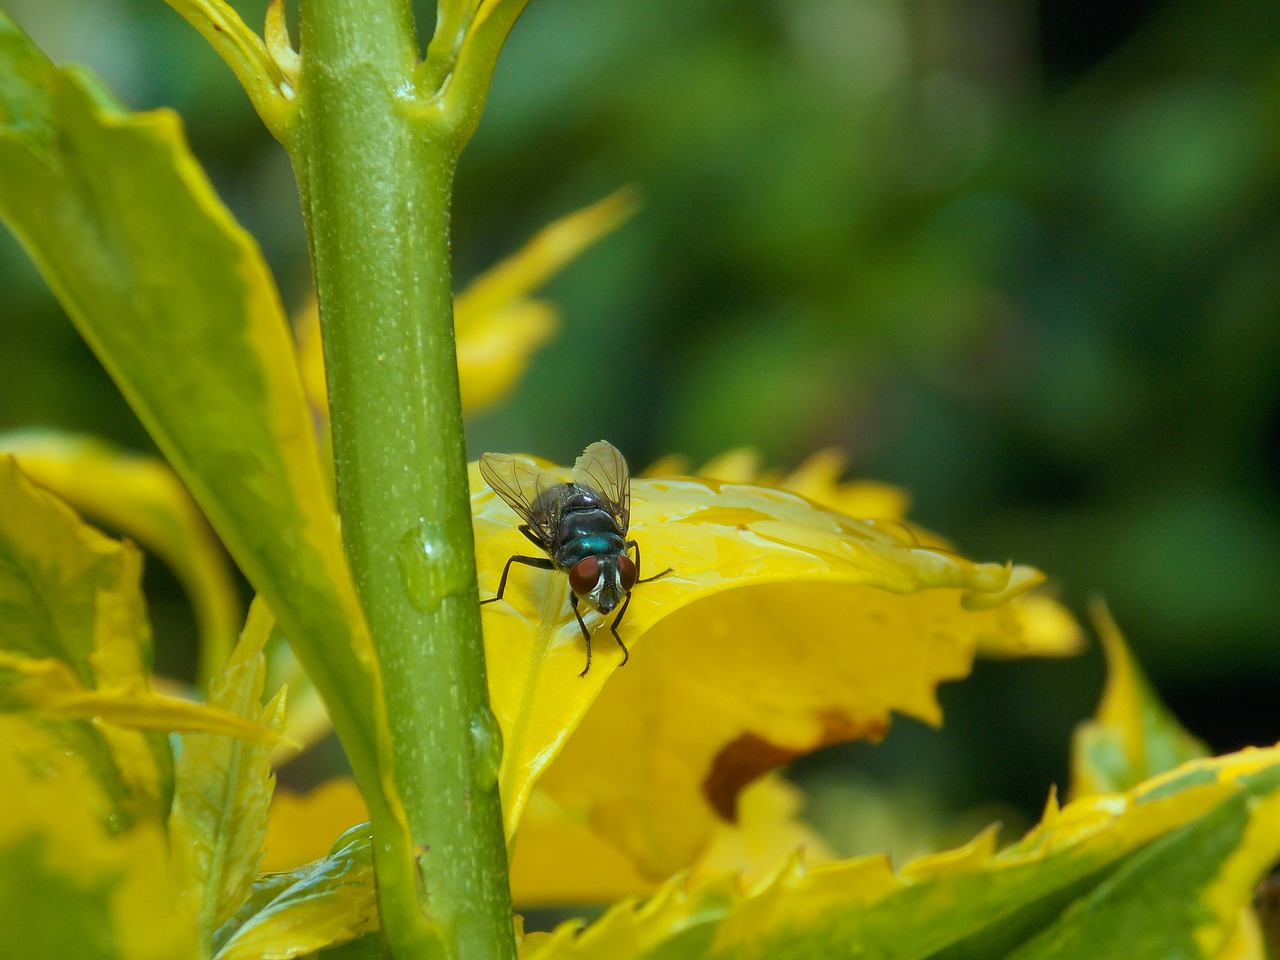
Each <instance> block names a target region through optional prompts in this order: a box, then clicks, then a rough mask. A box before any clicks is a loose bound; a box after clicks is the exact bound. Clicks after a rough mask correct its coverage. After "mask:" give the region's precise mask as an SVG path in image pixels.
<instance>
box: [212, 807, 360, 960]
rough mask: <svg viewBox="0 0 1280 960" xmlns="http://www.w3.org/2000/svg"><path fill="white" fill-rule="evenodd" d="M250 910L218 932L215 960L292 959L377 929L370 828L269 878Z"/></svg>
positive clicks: (257, 889) (263, 881)
mask: <svg viewBox="0 0 1280 960" xmlns="http://www.w3.org/2000/svg"><path fill="white" fill-rule="evenodd" d="M249 906H250V910H247V911H245V912H244V913H242V915H241V917H238V918H236V921H237V922H235V923H232V924H229V925H228V929H226V930H220V931H219V935H218V950H217V952H216V953H215V954H214V958H215V960H261V958H263V957H271V958H273V960H289V958H292V957H301V956H305V955H306V954H309V953H313V952H315V951H317V950H322V949H324V948H325V947H332V946H336V945H339V944H343V943H347V942H349V941H352V940H355V939H356V938H357V937H359V936H361V935H362V934H364V933H366V932H368V931H370V930H374V929H376V928H377V896H376V893H375V890H374V885H373V854H372V849H371V840H370V836H369V833H368V828H367V826H366V827H365V828H363V829H355V830H351V831H348V833H346V834H344V835H343V837H341V838H339V840H338V842H337V843H335V844H334V850H333V852H331V853H330V854H329V856H327V857H325V858H324V859H322V860H317V861H315V862H314V863H310V864H307V865H306V866H304V867H300V868H298V869H297V870H293V871H291V872H289V873H286V874H265V875H264V876H263V877H262V878H260V879H259V882H258V883H257V884H255V889H254V892H253V894H252V895H251V897H250V904H249ZM246 915H247V916H246ZM357 955H358V954H357Z"/></svg>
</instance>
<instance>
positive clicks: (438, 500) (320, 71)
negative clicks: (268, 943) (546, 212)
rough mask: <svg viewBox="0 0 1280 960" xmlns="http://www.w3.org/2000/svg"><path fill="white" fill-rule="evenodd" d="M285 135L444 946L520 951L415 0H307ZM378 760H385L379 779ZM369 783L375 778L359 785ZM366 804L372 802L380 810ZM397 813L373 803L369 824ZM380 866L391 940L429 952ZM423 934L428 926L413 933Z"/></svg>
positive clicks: (449, 149) (419, 839)
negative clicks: (415, 86)
mask: <svg viewBox="0 0 1280 960" xmlns="http://www.w3.org/2000/svg"><path fill="white" fill-rule="evenodd" d="M299 14H300V30H301V40H302V45H301V46H302V51H301V52H302V72H301V76H300V85H299V98H300V108H299V117H298V119H299V121H300V122H299V125H298V127H297V130H296V132H295V134H294V136H293V137H292V138H291V141H290V148H291V150H292V153H293V157H294V166H295V170H296V172H297V175H298V180H299V185H300V188H301V192H302V198H303V208H304V212H305V215H306V219H307V226H308V233H309V238H310V243H311V248H312V258H313V265H314V270H315V280H316V293H317V296H318V298H319V303H320V316H321V324H322V330H323V337H324V350H325V362H326V365H327V370H328V383H329V402H330V410H331V415H332V422H333V448H334V460H335V466H336V473H337V486H338V505H339V509H340V512H341V515H342V523H343V535H344V540H345V543H346V548H347V553H348V557H349V560H350V563H351V566H352V569H353V571H354V574H355V578H356V584H357V587H358V589H359V592H360V597H361V601H362V603H363V605H364V608H365V611H366V613H367V616H368V620H369V626H370V629H371V631H372V634H373V639H374V644H375V647H376V649H377V652H378V658H379V662H380V664H381V671H382V679H383V688H384V695H385V706H386V713H387V716H388V718H389V726H390V735H391V741H392V745H391V754H392V758H393V762H392V764H391V766H392V769H391V771H390V773H391V779H392V780H393V781H394V784H395V789H396V791H397V792H398V794H399V797H400V799H401V801H402V802H403V805H404V808H405V811H406V813H407V818H408V823H409V828H410V831H411V833H412V838H413V842H414V844H415V846H416V851H417V853H418V854H419V856H418V864H419V869H420V871H421V878H422V886H421V891H420V892H418V894H417V896H418V898H419V900H420V901H421V907H422V909H423V910H424V911H425V912H426V914H427V915H428V917H429V918H430V921H431V923H432V924H433V925H434V926H435V928H436V930H437V932H438V933H439V934H440V936H441V938H442V940H443V943H444V949H445V953H446V955H448V956H456V957H464V958H471V957H475V958H484V960H490V958H496V960H501V958H504V957H514V955H515V948H514V943H513V934H512V924H511V904H510V894H509V891H508V887H507V870H506V867H507V863H506V850H505V846H504V842H503V835H502V825H501V811H500V807H499V801H498V793H497V786H496V785H497V755H496V753H495V751H496V750H498V749H500V747H499V745H498V744H497V743H495V742H494V737H493V736H492V734H491V731H492V730H494V729H495V727H494V724H493V722H492V714H491V713H490V712H489V707H488V693H487V686H486V681H485V672H484V650H483V645H482V643H481V635H480V617H479V607H478V605H477V594H476V581H475V557H474V544H473V540H472V528H471V511H470V504H469V499H468V492H467V472H466V456H465V451H464V446H463V433H462V414H461V405H460V400H459V394H458V373H457V362H456V358H455V353H454V340H453V316H452V303H453V299H452V283H451V278H450V262H449V203H450V195H451V188H452V179H453V169H454V162H455V159H456V151H457V149H458V147H457V138H456V137H453V138H449V137H447V136H443V135H441V136H436V137H433V136H432V135H431V133H430V131H429V130H424V128H423V125H422V124H421V123H420V122H414V120H413V118H412V109H411V106H412V104H411V103H410V98H411V96H412V76H413V70H414V67H415V65H416V62H417V50H418V46H417V41H416V37H415V35H414V27H413V18H412V11H411V6H410V3H409V2H408V0H302V2H301V4H300V9H299ZM387 779H388V778H387V771H384V772H383V780H384V781H386V780H387ZM361 786H362V789H363V790H364V791H365V792H366V795H368V794H369V793H370V791H377V790H379V789H381V786H382V785H381V784H367V783H364V784H362V785H361ZM371 808H372V805H371ZM393 830H394V823H379V822H378V821H377V818H376V814H375V821H374V834H375V849H382V848H383V841H382V839H381V838H380V836H379V834H380V832H382V834H383V836H388V835H390V832H391V831H393ZM384 864H385V867H386V869H387V870H388V871H390V870H393V869H394V866H395V865H394V863H393V862H392V857H391V856H390V855H388V856H387V857H386V859H385V860H384V861H382V862H378V861H375V865H376V869H377V871H378V875H379V903H380V908H381V911H382V917H383V927H384V931H385V936H386V939H387V943H388V945H389V946H390V948H391V950H392V953H393V955H394V956H395V957H397V958H401V960H402V958H405V957H410V956H413V957H416V956H420V955H428V954H429V953H430V952H431V951H430V950H429V949H428V948H427V947H426V946H424V945H423V941H422V939H421V938H420V937H419V936H418V935H417V933H415V932H414V930H413V927H414V923H413V910H414V909H416V907H417V904H416V903H415V904H409V903H407V902H406V898H407V897H409V896H410V895H411V894H413V893H414V891H412V890H411V889H408V885H407V884H405V883H403V882H394V883H392V882H388V881H391V880H392V876H391V874H390V873H386V874H384ZM419 933H420V931H419Z"/></svg>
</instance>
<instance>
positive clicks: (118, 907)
mask: <svg viewBox="0 0 1280 960" xmlns="http://www.w3.org/2000/svg"><path fill="white" fill-rule="evenodd" d="M0 796H3V797H4V816H3V817H0V918H3V920H4V922H3V930H4V934H3V937H4V941H5V956H6V957H9V956H33V957H43V956H50V957H52V956H67V957H70V956H75V957H76V958H77V960H96V958H99V957H102V958H104V960H105V958H108V957H110V958H116V957H129V958H130V960H185V958H189V957H191V956H193V955H195V943H194V938H193V937H192V935H191V931H190V929H189V928H188V927H187V926H186V925H185V924H183V923H182V922H181V920H180V919H179V917H178V914H177V912H176V911H175V910H174V909H173V905H172V903H173V897H172V885H171V882H170V877H169V873H168V868H167V867H168V865H167V858H168V852H167V849H166V846H167V844H166V839H165V836H164V832H163V830H162V829H161V826H160V824H159V823H158V822H155V821H141V822H138V823H136V824H134V825H133V826H132V827H129V828H128V829H125V830H121V829H120V824H119V823H118V821H117V822H114V823H110V825H109V811H110V810H111V807H112V801H111V799H110V797H109V796H108V795H107V794H106V792H104V790H103V788H102V785H101V782H100V778H99V777H98V776H96V775H95V774H94V773H93V772H91V770H90V769H89V767H88V766H87V765H86V763H85V762H84V759H83V758H82V757H81V756H80V755H78V754H76V753H75V752H72V751H69V750H67V748H66V741H65V740H64V739H63V738H62V737H60V736H58V735H57V734H54V733H53V732H51V731H49V730H48V729H46V728H44V727H42V726H41V725H39V724H36V723H34V722H31V721H29V720H27V719H25V718H22V717H14V716H0ZM68 951H74V952H68Z"/></svg>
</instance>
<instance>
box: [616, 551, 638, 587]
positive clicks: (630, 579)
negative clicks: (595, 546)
mask: <svg viewBox="0 0 1280 960" xmlns="http://www.w3.org/2000/svg"><path fill="white" fill-rule="evenodd" d="M618 579H619V580H621V581H622V589H623V590H625V591H626V592H627V593H630V592H631V588H632V587H634V586H635V585H636V565H635V564H634V563H632V562H631V558H630V557H628V556H621V557H619V558H618Z"/></svg>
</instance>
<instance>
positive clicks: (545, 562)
mask: <svg viewBox="0 0 1280 960" xmlns="http://www.w3.org/2000/svg"><path fill="white" fill-rule="evenodd" d="M513 563H524V564H527V565H529V566H531V567H537V568H538V569H539V570H554V569H555V568H556V567H555V564H553V563H552V562H551V561H550V560H549V559H548V558H547V557H522V556H520V555H519V554H516V555H515V556H514V557H512V558H511V559H509V560H508V561H507V565H506V566H505V567H503V568H502V579H501V580H499V581H498V593H497V595H496V596H492V597H490V598H489V599H488V600H481V601H480V605H481V606H484V605H485V604H486V603H493V601H495V600H501V599H502V595H503V594H504V593H505V592H506V590H507V574H509V573H510V572H511V565H512V564H513Z"/></svg>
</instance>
